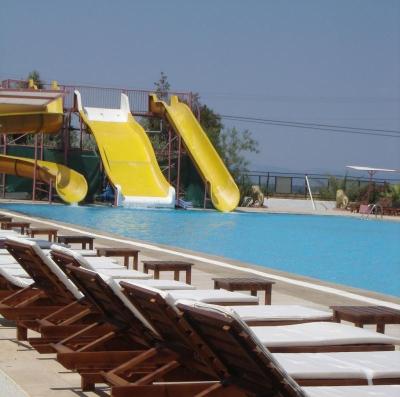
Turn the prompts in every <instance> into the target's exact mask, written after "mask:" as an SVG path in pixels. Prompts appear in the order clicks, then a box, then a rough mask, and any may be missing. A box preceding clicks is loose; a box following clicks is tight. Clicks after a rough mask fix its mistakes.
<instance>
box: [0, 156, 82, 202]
mask: <svg viewBox="0 0 400 397" xmlns="http://www.w3.org/2000/svg"><path fill="white" fill-rule="evenodd" d="M34 170H35V160H34V159H28V158H24V157H14V156H5V155H0V173H5V174H8V175H16V176H21V177H24V178H33V173H34ZM36 177H37V180H39V181H42V182H46V183H50V182H52V183H53V185H54V186H55V188H56V191H57V194H58V195H59V197H60V198H61V199H62V200H64V201H65V202H67V203H70V204H74V203H79V202H80V201H82V200H83V199H84V198H85V196H86V194H87V190H88V186H87V183H86V179H85V177H84V176H83V175H81V174H79V173H78V172H76V171H74V170H72V169H70V168H68V167H66V166H65V165H61V164H57V163H52V162H50V161H42V160H38V161H37V176H36Z"/></svg>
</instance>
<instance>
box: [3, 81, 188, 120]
mask: <svg viewBox="0 0 400 397" xmlns="http://www.w3.org/2000/svg"><path fill="white" fill-rule="evenodd" d="M59 87H60V89H61V90H62V91H63V92H64V93H65V96H64V108H65V109H66V110H67V111H68V110H72V109H73V107H74V91H75V90H78V91H79V92H80V93H81V95H82V100H83V103H84V105H85V106H89V107H103V108H115V109H118V108H119V107H120V101H121V94H122V93H124V94H126V95H127V96H128V98H129V104H130V107H131V112H132V113H133V114H134V115H138V116H147V115H150V110H149V94H152V93H154V92H155V91H154V90H152V91H150V90H137V89H128V88H115V87H95V86H90V85H79V84H76V85H68V84H60V85H59ZM1 88H8V89H24V88H28V82H27V81H24V80H10V79H8V80H3V81H2V82H1ZM50 88H51V84H48V83H44V84H43V89H50ZM171 95H177V96H178V97H179V99H180V100H181V101H183V102H186V103H187V104H188V105H189V106H190V107H192V106H193V94H192V93H191V92H167V93H165V98H164V99H167V98H169V97H170V96H171Z"/></svg>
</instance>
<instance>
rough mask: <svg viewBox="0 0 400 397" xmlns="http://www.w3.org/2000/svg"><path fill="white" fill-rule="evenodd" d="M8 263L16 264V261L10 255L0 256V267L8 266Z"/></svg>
mask: <svg viewBox="0 0 400 397" xmlns="http://www.w3.org/2000/svg"><path fill="white" fill-rule="evenodd" d="M10 263H17V260H16V259H15V258H14V257H13V256H12V255H10V254H8V255H0V266H1V265H8V264H10Z"/></svg>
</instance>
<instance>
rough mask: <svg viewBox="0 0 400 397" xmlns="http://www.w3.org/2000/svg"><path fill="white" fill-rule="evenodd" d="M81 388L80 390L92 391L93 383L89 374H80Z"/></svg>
mask: <svg viewBox="0 0 400 397" xmlns="http://www.w3.org/2000/svg"><path fill="white" fill-rule="evenodd" d="M81 389H82V391H94V389H95V384H94V382H93V380H92V379H91V376H90V374H89V376H87V375H86V374H81Z"/></svg>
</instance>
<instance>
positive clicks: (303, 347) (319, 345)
mask: <svg viewBox="0 0 400 397" xmlns="http://www.w3.org/2000/svg"><path fill="white" fill-rule="evenodd" d="M121 286H122V287H123V290H124V293H126V294H128V297H130V298H131V299H133V300H134V301H133V304H135V306H137V304H138V302H137V301H136V298H137V297H139V296H140V297H141V298H142V300H143V297H144V296H146V297H147V299H155V297H157V299H156V301H158V302H164V303H163V304H164V305H170V306H173V302H175V301H176V300H177V299H176V298H177V296H180V297H182V295H183V294H182V293H183V292H185V291H182V293H180V294H176V293H175V291H157V290H155V289H152V288H148V287H145V286H138V285H136V286H135V285H130V284H129V283H128V282H121ZM171 292H172V293H171ZM190 292H195V291H188V293H189V294H190ZM191 300H192V298H191ZM193 302H194V303H193V304H195V305H201V303H200V302H199V301H193ZM160 304H161V303H160ZM206 307H208V306H207V305H206ZM220 310H222V308H221V309H220ZM226 310H227V312H232V310H230V309H229V308H226ZM252 331H253V332H254V333H255V334H256V335H257V337H259V338H260V339H261V341H262V342H263V343H264V344H265V346H267V347H268V348H270V349H271V350H272V351H275V352H321V351H346V350H347V351H352V350H354V351H357V350H393V349H394V345H395V344H400V339H399V338H393V337H389V336H387V335H383V334H379V333H376V332H372V331H368V330H365V329H362V328H356V327H353V326H349V325H345V324H339V323H330V322H315V323H303V324H293V325H285V326H275V327H271V326H256V327H252Z"/></svg>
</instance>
